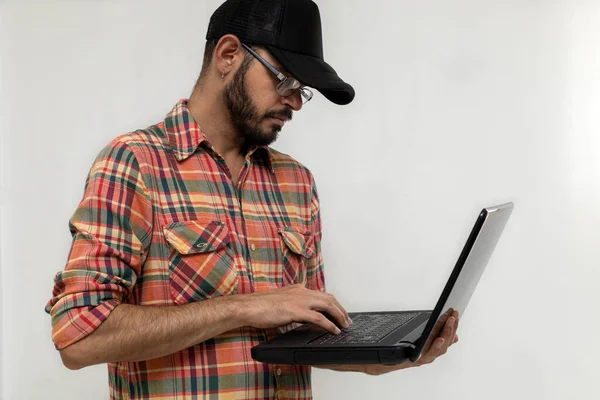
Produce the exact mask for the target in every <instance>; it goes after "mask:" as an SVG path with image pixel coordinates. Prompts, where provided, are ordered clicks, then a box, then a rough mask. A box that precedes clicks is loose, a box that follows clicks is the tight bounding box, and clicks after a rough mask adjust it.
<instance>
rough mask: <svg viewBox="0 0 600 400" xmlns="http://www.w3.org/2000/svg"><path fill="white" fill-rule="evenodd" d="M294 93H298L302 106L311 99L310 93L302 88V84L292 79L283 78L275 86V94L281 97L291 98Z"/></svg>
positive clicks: (311, 94)
mask: <svg viewBox="0 0 600 400" xmlns="http://www.w3.org/2000/svg"><path fill="white" fill-rule="evenodd" d="M296 91H298V92H300V95H301V97H302V104H306V103H307V102H308V101H310V99H312V97H313V93H312V91H310V90H309V89H307V88H305V87H302V84H301V83H300V82H298V81H297V80H296V79H294V78H285V80H284V81H282V82H281V83H279V85H277V93H279V94H280V95H281V96H283V97H287V96H291V95H292V94H294V93H296Z"/></svg>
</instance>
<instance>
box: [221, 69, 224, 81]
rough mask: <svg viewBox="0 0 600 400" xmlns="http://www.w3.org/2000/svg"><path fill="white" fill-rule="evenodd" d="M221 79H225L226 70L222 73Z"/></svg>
mask: <svg viewBox="0 0 600 400" xmlns="http://www.w3.org/2000/svg"><path fill="white" fill-rule="evenodd" d="M221 79H225V70H223V72H222V73H221Z"/></svg>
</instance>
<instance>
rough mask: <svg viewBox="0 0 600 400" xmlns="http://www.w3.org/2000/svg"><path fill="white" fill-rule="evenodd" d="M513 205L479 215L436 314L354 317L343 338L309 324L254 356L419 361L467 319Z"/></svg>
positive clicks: (299, 361)
mask: <svg viewBox="0 0 600 400" xmlns="http://www.w3.org/2000/svg"><path fill="white" fill-rule="evenodd" d="M513 207H514V205H513V203H512V202H511V203H506V204H503V205H499V206H495V207H487V208H484V209H483V210H482V211H481V213H479V215H478V217H477V220H476V222H475V226H474V227H473V229H472V230H471V234H470V235H469V237H468V239H467V242H466V243H465V245H464V247H463V250H462V252H461V254H460V257H459V258H458V261H457V262H456V265H455V267H454V270H453V271H452V273H451V274H450V278H449V279H448V282H447V283H446V285H445V287H444V290H443V291H442V294H441V295H440V297H439V300H438V302H437V304H436V306H435V308H434V309H433V310H418V311H391V312H356V313H349V315H350V318H352V321H353V324H352V325H351V326H350V327H349V328H347V329H341V330H342V333H340V334H338V335H335V334H333V333H330V332H329V331H327V330H325V329H323V328H320V327H317V326H315V325H312V324H304V325H301V326H299V327H297V328H296V329H293V330H291V331H289V332H286V333H284V334H283V335H280V336H277V337H275V338H273V339H272V340H270V341H267V342H264V343H261V344H260V345H258V346H255V347H253V348H252V357H253V358H254V359H255V360H257V361H261V362H264V363H271V364H288V365H323V364H385V365H395V364H400V363H403V362H407V361H409V360H410V361H412V362H416V361H417V360H418V359H419V357H420V356H421V353H422V352H423V349H424V347H425V344H426V343H427V341H428V339H429V338H430V337H431V338H435V337H437V336H438V334H439V332H440V330H441V328H443V325H444V323H445V320H446V319H447V317H448V316H449V315H451V314H452V311H453V310H458V311H459V314H460V317H461V318H462V317H463V316H464V312H465V308H466V307H467V304H468V303H469V300H470V299H471V296H472V294H473V292H474V291H475V287H476V286H477V283H478V282H479V279H480V278H481V275H482V274H483V271H484V269H485V267H486V265H487V263H488V261H489V259H490V257H491V255H492V252H493V251H494V248H495V247H496V244H497V243H498V240H499V239H500V235H501V234H502V231H503V230H504V227H505V225H506V222H507V221H508V218H509V217H510V214H511V213H512V210H513Z"/></svg>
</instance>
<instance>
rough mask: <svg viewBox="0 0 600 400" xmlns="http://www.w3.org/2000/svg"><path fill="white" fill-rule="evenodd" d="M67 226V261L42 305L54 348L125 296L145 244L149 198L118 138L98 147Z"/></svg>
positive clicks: (88, 328)
mask: <svg viewBox="0 0 600 400" xmlns="http://www.w3.org/2000/svg"><path fill="white" fill-rule="evenodd" d="M69 228H70V231H71V235H72V237H73V241H72V244H71V249H70V251H69V255H68V259H67V263H66V266H65V268H64V270H63V271H61V272H59V273H57V274H56V276H55V278H54V290H53V292H52V298H51V299H50V301H48V303H47V305H46V312H47V313H49V314H50V315H51V317H52V340H53V341H54V344H55V346H56V348H57V349H59V350H60V349H63V348H65V347H67V346H69V345H71V344H73V343H75V342H77V341H79V340H81V339H83V338H84V337H86V336H87V335H89V334H90V333H92V332H93V331H94V330H95V329H96V328H98V327H99V326H100V324H102V322H103V321H104V320H106V318H108V316H109V315H110V313H111V311H112V310H113V309H114V308H115V307H116V306H118V305H119V304H121V302H123V301H124V299H126V298H127V296H128V295H129V294H130V293H131V291H132V288H133V286H134V285H135V282H136V279H137V277H138V276H139V275H140V273H141V268H142V265H143V264H144V260H145V258H146V255H147V249H148V247H149V246H150V241H151V233H152V203H151V201H150V196H149V195H148V192H147V187H146V185H145V184H144V180H143V175H142V173H141V171H140V165H139V164H138V161H137V160H136V157H135V156H134V153H133V151H132V150H131V148H130V146H129V145H128V144H127V143H124V142H122V141H120V140H119V139H118V138H117V139H115V140H113V141H112V142H111V143H110V144H109V145H108V146H107V147H105V148H104V149H103V150H102V151H101V152H100V154H99V155H98V157H97V158H96V160H95V162H94V164H93V166H92V168H91V169H90V172H89V175H88V177H87V180H86V184H85V190H84V195H83V199H82V201H81V203H80V204H79V206H78V207H77V210H76V211H75V213H74V214H73V216H72V217H71V219H70V220H69Z"/></svg>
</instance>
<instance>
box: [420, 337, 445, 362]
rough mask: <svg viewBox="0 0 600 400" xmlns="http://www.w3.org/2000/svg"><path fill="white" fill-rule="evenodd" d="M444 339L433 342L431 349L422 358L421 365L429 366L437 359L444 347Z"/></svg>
mask: <svg viewBox="0 0 600 400" xmlns="http://www.w3.org/2000/svg"><path fill="white" fill-rule="evenodd" d="M444 342H445V341H444V339H443V338H437V339H435V340H434V341H433V344H432V345H431V348H430V349H429V351H428V352H427V354H426V355H425V356H424V357H423V363H425V364H430V363H432V362H433V361H434V360H435V359H436V358H437V357H439V356H440V352H441V351H442V348H443V347H444Z"/></svg>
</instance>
